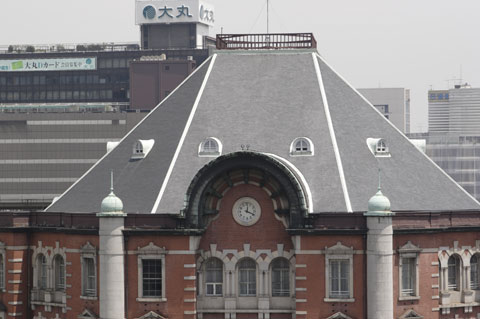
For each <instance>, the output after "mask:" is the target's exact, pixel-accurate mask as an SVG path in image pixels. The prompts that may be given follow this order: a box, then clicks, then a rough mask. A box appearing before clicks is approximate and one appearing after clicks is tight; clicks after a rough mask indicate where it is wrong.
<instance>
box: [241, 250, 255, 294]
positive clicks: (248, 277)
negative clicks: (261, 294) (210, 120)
mask: <svg viewBox="0 0 480 319" xmlns="http://www.w3.org/2000/svg"><path fill="white" fill-rule="evenodd" d="M238 287H239V295H240V296H256V295H257V265H256V263H255V260H253V259H251V258H244V259H242V260H241V261H240V262H239V263H238Z"/></svg>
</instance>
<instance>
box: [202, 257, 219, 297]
mask: <svg viewBox="0 0 480 319" xmlns="http://www.w3.org/2000/svg"><path fill="white" fill-rule="evenodd" d="M222 285H223V262H222V261H221V260H220V259H218V258H209V259H208V260H207V261H206V262H205V286H206V287H205V292H206V295H207V296H221V295H222Z"/></svg>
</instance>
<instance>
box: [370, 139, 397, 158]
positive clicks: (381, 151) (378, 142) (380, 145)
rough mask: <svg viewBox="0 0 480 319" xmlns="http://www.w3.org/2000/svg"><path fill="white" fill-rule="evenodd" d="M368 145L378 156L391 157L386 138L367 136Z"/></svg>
mask: <svg viewBox="0 0 480 319" xmlns="http://www.w3.org/2000/svg"><path fill="white" fill-rule="evenodd" d="M367 145H368V147H369V149H370V151H371V152H372V154H373V155H375V156H376V157H391V155H390V151H389V150H388V144H387V141H386V140H385V139H384V138H372V137H369V138H367Z"/></svg>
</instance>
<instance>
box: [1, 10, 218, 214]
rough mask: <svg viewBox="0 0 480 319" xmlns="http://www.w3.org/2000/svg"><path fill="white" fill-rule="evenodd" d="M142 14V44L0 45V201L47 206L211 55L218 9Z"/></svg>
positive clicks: (4, 204) (29, 206)
mask: <svg viewBox="0 0 480 319" xmlns="http://www.w3.org/2000/svg"><path fill="white" fill-rule="evenodd" d="M162 4H163V5H162ZM160 10H165V11H160ZM136 11H137V12H136V24H138V25H139V27H140V31H141V41H140V42H139V43H108V44H105V43H101V44H51V45H35V46H33V45H15V44H12V45H8V46H5V47H3V48H2V47H0V134H1V136H0V175H1V177H0V208H3V209H5V208H24V209H38V208H42V207H45V206H46V205H48V204H49V203H50V202H51V201H52V199H53V198H54V197H55V196H58V195H59V194H61V193H62V192H63V191H65V190H66V189H67V188H68V187H69V186H70V185H72V184H73V183H74V182H75V180H77V179H78V178H79V177H80V176H82V175H83V173H85V172H86V171H87V170H88V168H90V167H91V165H93V164H94V163H95V162H96V161H97V160H98V159H99V158H101V157H102V156H103V155H104V154H105V153H106V151H107V142H109V141H110V142H115V141H119V140H120V139H121V138H122V137H123V136H124V135H125V134H126V133H127V132H128V131H129V130H130V129H132V128H133V127H134V126H135V125H136V124H137V123H138V122H139V121H140V120H141V119H142V118H143V117H144V116H145V115H146V114H148V112H149V111H150V110H151V109H153V108H154V107H155V106H156V105H158V104H159V102H160V101H162V100H163V99H164V98H165V97H166V96H168V95H169V94H170V93H171V92H173V91H174V90H175V88H176V87H177V86H178V85H179V84H180V83H181V82H182V81H183V80H184V79H185V78H186V77H187V76H188V75H189V74H191V73H192V72H193V71H194V69H195V68H196V67H197V66H198V65H200V64H202V63H203V62H204V61H205V60H206V59H207V58H208V56H209V54H210V48H211V46H212V45H214V44H215V39H214V38H212V37H211V36H212V34H213V28H212V27H213V23H214V8H213V7H212V6H210V5H208V4H206V3H203V2H198V1H197V2H195V4H194V3H193V2H192V3H190V4H189V5H188V6H187V5H185V4H184V3H183V2H182V1H168V2H164V1H137V2H136ZM159 12H160V13H159ZM162 12H165V14H164V15H162Z"/></svg>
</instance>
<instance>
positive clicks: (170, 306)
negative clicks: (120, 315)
mask: <svg viewBox="0 0 480 319" xmlns="http://www.w3.org/2000/svg"><path fill="white" fill-rule="evenodd" d="M150 242H153V244H154V245H156V246H158V247H165V249H166V250H167V255H166V256H165V273H166V278H165V279H164V280H165V289H166V296H165V297H166V298H167V302H138V301H137V298H138V255H136V254H129V255H128V259H127V264H126V269H127V270H126V271H127V272H128V280H127V285H128V298H127V299H128V313H127V317H128V318H138V317H141V316H143V315H144V314H146V313H148V312H149V311H154V312H156V313H158V314H161V315H163V316H165V317H166V318H169V319H179V318H193V315H189V316H188V315H187V316H185V317H184V311H194V310H195V303H192V302H185V301H184V300H185V299H195V292H194V291H185V290H184V289H185V288H187V287H195V281H194V280H185V279H184V277H188V276H195V273H196V270H195V268H185V267H184V265H191V264H195V255H193V254H168V251H173V250H176V251H180V250H182V251H186V250H189V237H188V236H151V235H150V236H131V237H129V239H128V243H127V249H128V250H129V251H135V250H137V249H138V248H139V247H140V248H142V247H145V246H147V245H148V244H149V243H150Z"/></svg>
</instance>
